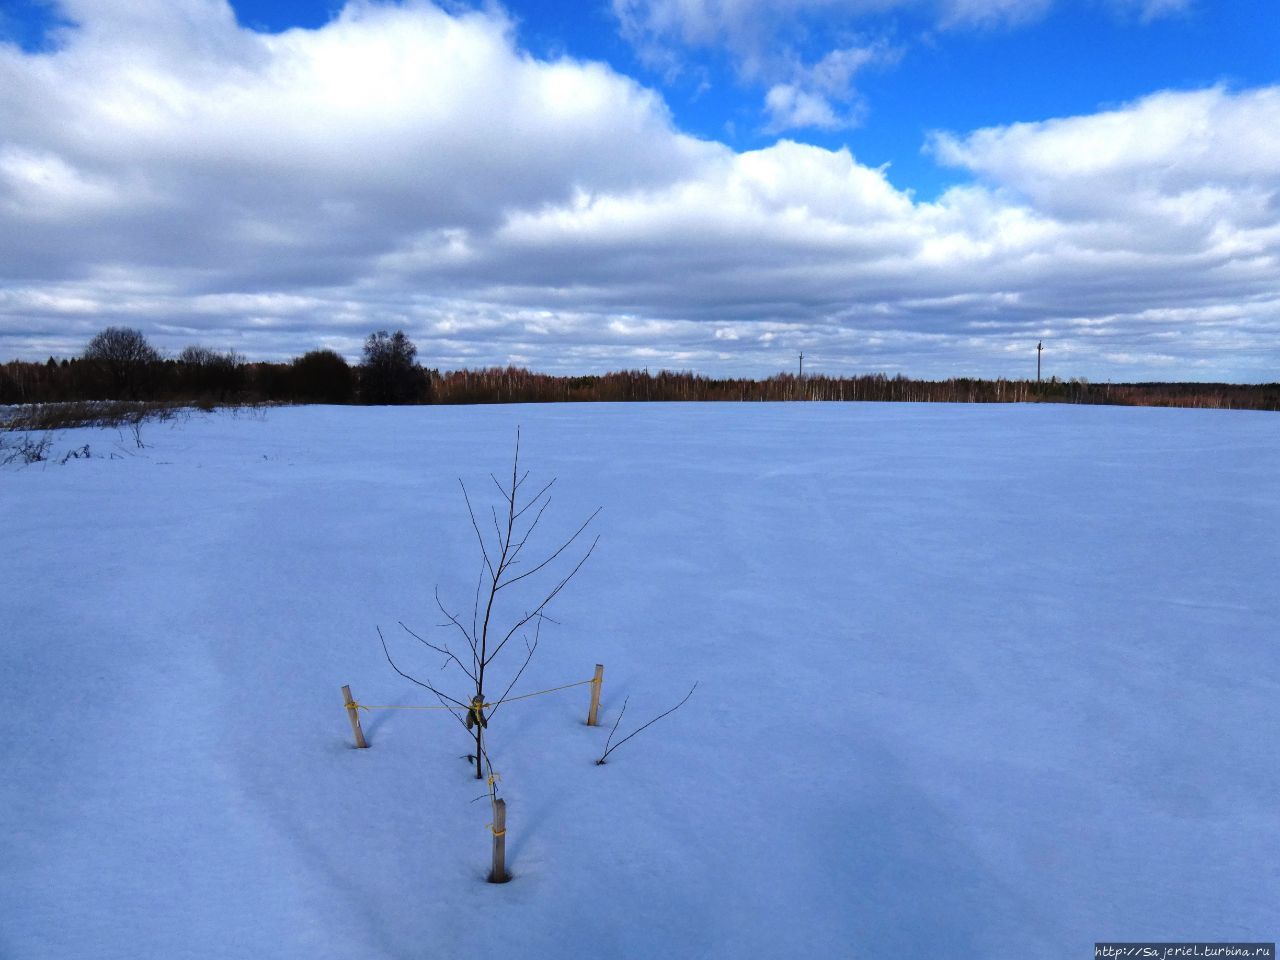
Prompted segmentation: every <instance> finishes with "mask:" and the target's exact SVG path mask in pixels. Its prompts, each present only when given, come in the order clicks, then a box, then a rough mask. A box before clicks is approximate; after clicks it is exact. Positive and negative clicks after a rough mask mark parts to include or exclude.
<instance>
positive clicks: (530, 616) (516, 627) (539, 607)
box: [483, 537, 600, 665]
mask: <svg viewBox="0 0 1280 960" xmlns="http://www.w3.org/2000/svg"><path fill="white" fill-rule="evenodd" d="M599 542H600V538H599V537H596V538H595V540H593V541H592V543H591V547H590V549H588V550H587V552H586V553H584V554H583V555H582V559H581V560H579V561H578V564H577V566H575V567H574V568H573V569H572V570H570V571H569V573H568V575H567V576H566V577H565V578H564V579H563V580H561V581H560V582H559V583H557V584H556V585H555V587H554V588H552V590H551V592H550V593H548V594H547V595H546V597H544V598H543V600H542V602H541V603H540V604H538V605H537V606H536V607H534V608H533V610H532V611H531V612H529V613H527V614H525V615H524V617H523V618H522V619H520V620H518V621H517V622H516V623H515V625H514V626H513V627H512V628H511V629H510V630H508V631H507V634H506V636H504V637H503V638H502V641H501V642H500V643H499V644H498V645H497V646H496V647H495V648H494V649H493V652H492V653H490V654H489V655H488V656H487V657H486V658H485V659H484V660H483V664H484V665H488V664H489V663H490V662H492V660H493V658H494V657H496V656H497V655H498V654H499V652H501V650H502V648H503V647H505V646H506V645H507V641H508V640H510V639H511V635H512V634H514V633H515V632H516V631H517V630H519V629H520V628H521V627H523V626H524V625H525V624H526V623H528V622H529V621H530V620H532V619H533V618H534V617H536V616H538V615H539V614H541V613H542V611H543V610H544V609H545V608H546V606H547V604H549V603H550V602H551V601H552V600H554V599H555V598H556V596H557V595H558V594H559V593H560V591H561V590H563V589H564V588H565V585H566V584H567V583H568V582H569V581H570V580H572V579H573V578H574V575H575V574H576V573H577V572H578V571H579V570H581V569H582V565H583V564H584V563H586V562H587V559H588V558H589V557H590V556H591V554H592V552H593V551H594V550H595V548H596V544H597V543H599ZM495 592H496V591H495Z"/></svg>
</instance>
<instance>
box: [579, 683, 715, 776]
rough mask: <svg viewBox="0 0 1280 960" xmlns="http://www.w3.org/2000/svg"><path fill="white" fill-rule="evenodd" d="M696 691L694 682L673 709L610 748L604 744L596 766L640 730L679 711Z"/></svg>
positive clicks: (696, 687) (620, 715)
mask: <svg viewBox="0 0 1280 960" xmlns="http://www.w3.org/2000/svg"><path fill="white" fill-rule="evenodd" d="M697 689H698V684H697V681H695V682H694V684H693V686H692V687H690V688H689V692H688V693H686V694H685V695H684V699H683V700H681V701H680V702H679V703H677V704H676V705H675V706H674V707H672V708H671V709H670V710H668V711H666V712H665V713H660V714H658V715H657V716H656V717H654V718H653V719H652V720H650V721H649V722H648V723H646V724H642V725H641V726H639V727H637V728H636V729H635V730H633V731H631V733H629V734H627V736H625V737H623V738H622V739H621V740H619V741H618V742H617V743H615V744H614V745H613V746H612V747H611V746H609V745H608V743H606V744H605V751H604V753H602V754H601V755H600V759H599V760H597V761H596V766H600V764H602V763H604V761H605V758H606V757H608V756H609V754H611V753H613V751H615V750H617V749H618V748H619V747H620V746H622V745H623V744H624V743H626V742H627V741H628V740H630V739H631V738H632V737H634V736H635V735H636V734H637V733H639V732H640V731H641V730H644V729H646V728H647V727H651V726H653V725H654V724H655V723H657V722H658V721H659V720H661V719H662V718H663V717H666V716H670V715H671V714H673V713H675V712H676V711H677V710H679V709H680V708H681V707H683V706H684V705H685V704H686V703H688V702H689V698H690V697H692V696H693V691H695V690H697ZM623 706H624V707H625V706H626V701H623ZM618 719H619V720H621V719H622V714H621V713H619V714H618ZM617 726H618V725H617V724H616V723H615V724H614V728H615V729H616V728H617ZM609 739H610V740H612V739H613V734H612V733H611V734H609Z"/></svg>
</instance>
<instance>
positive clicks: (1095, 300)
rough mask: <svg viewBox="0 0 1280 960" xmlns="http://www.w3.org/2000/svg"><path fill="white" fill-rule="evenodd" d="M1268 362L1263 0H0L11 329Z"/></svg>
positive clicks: (1272, 248)
mask: <svg viewBox="0 0 1280 960" xmlns="http://www.w3.org/2000/svg"><path fill="white" fill-rule="evenodd" d="M111 324H115V325H120V324H124V325H130V326H135V327H138V328H140V329H142V330H143V331H145V332H146V333H147V334H148V336H149V337H150V338H151V339H152V341H153V342H154V343H155V344H156V345H157V346H159V347H161V348H162V349H164V350H166V351H170V352H176V351H178V350H180V349H181V348H182V347H183V346H185V345H187V344H193V343H196V344H203V345H206V346H211V347H216V348H220V349H236V350H238V351H240V352H241V353H243V354H245V355H247V356H249V357H251V358H254V359H275V358H287V357H290V356H293V355H296V354H298V353H301V352H303V351H305V350H308V349H314V348H316V347H321V346H325V347H332V348H334V349H337V350H338V351H340V352H342V353H344V354H346V355H347V356H348V357H350V358H352V359H355V358H357V357H358V355H359V350H360V343H361V341H362V339H363V337H364V335H365V334H366V333H367V332H369V331H370V330H373V329H378V328H387V329H396V328H401V329H404V330H405V331H406V332H408V333H409V335H410V336H411V337H412V338H413V339H414V340H415V341H416V342H417V344H418V346H419V353H420V357H421V359H422V360H423V362H425V363H426V364H427V365H430V366H437V367H441V368H456V367H461V366H471V367H476V366H486V365H491V364H506V363H508V362H510V363H516V364H521V365H525V366H529V367H532V368H535V369H540V370H547V371H553V372H582V373H586V372H600V371H604V370H610V369H621V368H640V367H649V368H651V369H657V368H662V367H667V368H679V369H694V370H699V371H702V372H706V373H711V374H745V375H757V376H758V375H767V374H769V373H772V372H775V371H778V370H782V369H794V366H795V359H796V354H797V353H798V352H800V351H801V350H803V351H804V353H805V357H806V361H805V366H806V370H812V371H815V372H824V373H831V374H855V373H865V372H875V371H884V372H888V373H898V372H901V373H905V374H907V375H909V376H918V377H942V376H963V375H978V376H987V377H995V376H1006V377H1021V376H1027V375H1028V374H1031V375H1034V369H1035V344H1036V342H1037V341H1038V340H1043V341H1044V343H1045V372H1046V375H1048V374H1050V373H1053V374H1057V375H1059V376H1063V377H1086V378H1088V379H1090V380H1097V381H1101V380H1107V379H1112V380H1120V379H1183V380H1214V379H1226V380H1234V381H1243V382H1258V381H1274V380H1277V379H1280V17H1278V16H1276V5H1275V0H575V2H569V0H509V2H506V3H504V4H499V3H496V2H493V3H485V2H476V3H471V2H465V0H439V2H437V3H436V4H432V3H430V2H427V0H404V2H372V0H352V2H349V3H347V4H346V5H345V6H344V5H341V4H340V3H333V2H330V0H232V2H230V3H228V2H227V0H0V359H7V358H11V357H21V358H28V359H44V358H45V357H47V356H49V355H51V354H52V355H54V356H71V355H74V354H76V353H78V352H79V351H80V350H81V349H83V346H84V343H85V342H86V341H87V340H88V338H89V337H90V336H91V335H92V334H93V332H95V331H96V330H98V329H101V328H102V327H104V326H107V325H111Z"/></svg>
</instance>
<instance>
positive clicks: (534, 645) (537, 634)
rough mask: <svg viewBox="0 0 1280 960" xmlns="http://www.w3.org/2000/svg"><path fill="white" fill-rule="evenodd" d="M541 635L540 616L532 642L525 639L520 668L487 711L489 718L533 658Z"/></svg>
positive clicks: (495, 711) (503, 701)
mask: <svg viewBox="0 0 1280 960" xmlns="http://www.w3.org/2000/svg"><path fill="white" fill-rule="evenodd" d="M541 637H542V617H538V626H537V627H536V628H535V629H534V631H533V643H532V644H530V643H529V641H528V640H525V642H524V645H525V648H526V649H527V650H528V651H529V652H528V654H526V656H525V658H524V663H523V664H521V666H520V669H519V670H517V671H516V675H515V676H514V677H512V678H511V682H510V683H508V684H507V689H505V690H503V691H502V696H500V697H499V698H498V701H497V703H495V704H494V705H493V709H492V710H490V711H489V717H490V719H492V718H493V715H494V714H495V713H497V712H498V708H499V707H500V706H502V705H503V704H504V703H506V702H507V696H508V695H509V694H510V693H511V690H512V688H514V687H515V685H516V684H517V683H518V682H519V680H520V677H521V675H522V674H523V673H524V670H525V667H527V666H529V661H531V660H532V659H533V654H534V651H535V650H537V649H538V641H539V639H541Z"/></svg>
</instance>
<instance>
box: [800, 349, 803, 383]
mask: <svg viewBox="0 0 1280 960" xmlns="http://www.w3.org/2000/svg"><path fill="white" fill-rule="evenodd" d="M800 379H801V380H803V379H804V351H803V350H801V351H800Z"/></svg>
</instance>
